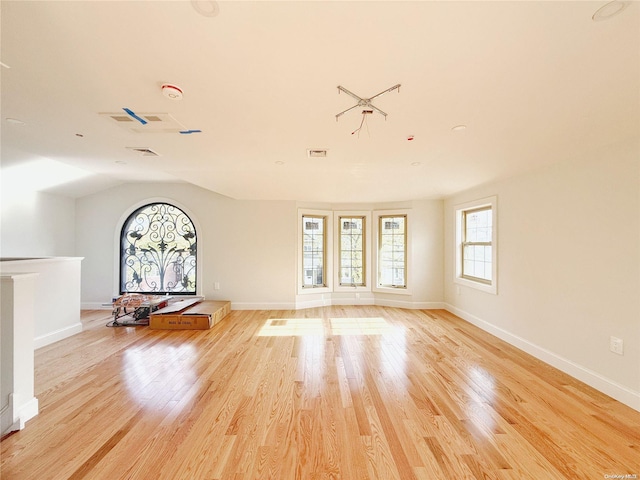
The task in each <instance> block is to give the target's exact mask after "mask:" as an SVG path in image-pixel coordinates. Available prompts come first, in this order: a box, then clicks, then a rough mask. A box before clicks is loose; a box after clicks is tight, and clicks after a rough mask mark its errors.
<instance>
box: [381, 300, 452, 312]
mask: <svg viewBox="0 0 640 480" xmlns="http://www.w3.org/2000/svg"><path fill="white" fill-rule="evenodd" d="M374 300H375V303H374V305H378V306H381V307H394V308H405V309H407V310H442V309H443V308H444V306H443V305H444V304H443V303H442V302H406V301H403V300H396V299H388V298H375V299H374Z"/></svg>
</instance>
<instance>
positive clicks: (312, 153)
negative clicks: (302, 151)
mask: <svg viewBox="0 0 640 480" xmlns="http://www.w3.org/2000/svg"><path fill="white" fill-rule="evenodd" d="M326 156H327V151H326V150H313V149H309V150H307V157H309V158H325V157H326Z"/></svg>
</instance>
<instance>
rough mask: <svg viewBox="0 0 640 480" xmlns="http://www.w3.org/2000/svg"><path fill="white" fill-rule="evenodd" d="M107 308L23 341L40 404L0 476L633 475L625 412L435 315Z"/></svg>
mask: <svg viewBox="0 0 640 480" xmlns="http://www.w3.org/2000/svg"><path fill="white" fill-rule="evenodd" d="M109 320H110V317H109V314H108V312H104V311H90V312H83V323H84V325H85V329H84V331H83V332H82V333H80V334H78V335H75V336H73V337H70V338H68V339H65V340H62V341H60V342H57V343H55V344H52V345H49V346H46V347H43V348H41V349H39V350H37V351H36V354H35V364H36V377H35V387H36V388H35V390H36V395H37V397H38V400H39V402H40V414H39V415H38V416H36V417H35V418H34V419H32V420H30V421H29V422H28V423H27V426H26V428H25V429H24V430H22V431H20V432H16V433H13V434H11V435H8V436H6V437H5V438H3V439H2V441H1V442H0V455H1V457H0V477H1V478H11V479H16V480H22V479H35V478H38V479H40V478H43V479H45V478H46V479H69V478H73V479H81V478H86V479H91V480H102V479H105V480H106V479H109V480H114V479H116V480H117V479H141V480H146V479H148V478H157V479H167V480H175V479H180V478H185V479H195V478H197V479H211V480H214V479H216V480H217V479H229V480H249V479H251V480H253V479H301V480H308V479H325V478H331V479H342V480H369V479H370V480H373V479H381V480H382V479H383V480H395V479H398V480H406V479H424V478H428V479H439V478H468V479H474V478H475V479H491V480H503V479H519V480H522V479H525V480H526V479H531V480H538V479H540V478H545V479H551V480H573V479H578V478H580V479H581V478H606V477H605V475H629V477H628V478H633V477H632V476H633V475H638V476H640V412H637V411H634V410H632V409H630V408H628V407H626V406H624V405H622V404H620V403H619V402H616V401H614V400H612V399H611V398H609V397H607V396H606V395H604V394H602V393H600V392H597V391H595V390H593V389H592V388H590V387H588V386H587V385H585V384H583V383H581V382H579V381H577V380H575V379H573V378H571V377H568V376H567V375H565V374H563V373H562V372H559V371H558V370H556V369H554V368H552V367H550V366H548V365H545V364H544V363H542V362H540V361H539V360H537V359H535V358H533V357H531V356H529V355H527V354H525V353H523V352H521V351H519V350H518V349H516V348H514V347H512V346H510V345H507V344H505V343H504V342H502V341H500V340H498V339H496V338H495V337H493V336H491V335H490V334H488V333H487V332H484V331H481V330H479V329H477V328H476V327H474V326H473V325H471V324H469V323H467V322H465V321H463V320H461V319H459V318H458V317H456V316H454V315H452V314H451V313H449V312H446V311H442V310H402V309H398V308H391V307H376V306H366V307H352V306H335V307H322V308H313V309H308V310H300V311H293V310H279V311H233V312H231V314H229V315H228V316H227V317H226V318H225V319H224V320H223V321H222V322H221V323H219V324H218V325H216V326H215V327H214V328H212V329H211V330H203V331H197V330H196V331H162V330H150V329H148V328H146V327H119V328H108V327H106V326H105V325H106V324H107V323H108V322H109Z"/></svg>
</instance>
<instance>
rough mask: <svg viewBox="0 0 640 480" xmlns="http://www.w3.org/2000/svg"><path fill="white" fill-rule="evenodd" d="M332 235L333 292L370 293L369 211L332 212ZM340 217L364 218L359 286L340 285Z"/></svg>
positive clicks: (370, 243) (370, 247) (371, 248)
mask: <svg viewBox="0 0 640 480" xmlns="http://www.w3.org/2000/svg"><path fill="white" fill-rule="evenodd" d="M333 214H334V217H335V218H334V221H335V227H334V234H333V244H334V245H335V246H336V248H335V249H334V255H333V263H334V268H333V271H334V272H335V274H334V277H335V278H334V279H333V282H334V283H333V284H334V288H333V291H334V292H336V293H337V292H341V293H356V292H357V293H362V292H371V271H372V270H373V269H372V268H371V251H372V250H373V242H372V241H371V231H372V228H371V223H372V221H371V211H370V210H334V211H333ZM340 217H364V230H365V231H364V234H363V235H364V285H361V286H356V287H354V286H349V285H340V232H341V229H340Z"/></svg>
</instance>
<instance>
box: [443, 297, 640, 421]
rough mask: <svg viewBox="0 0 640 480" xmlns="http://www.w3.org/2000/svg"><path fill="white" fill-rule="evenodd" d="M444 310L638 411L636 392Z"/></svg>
mask: <svg viewBox="0 0 640 480" xmlns="http://www.w3.org/2000/svg"><path fill="white" fill-rule="evenodd" d="M444 308H445V309H446V310H447V311H449V312H451V313H453V314H454V315H457V316H458V317H460V318H462V319H463V320H466V321H467V322H469V323H471V324H473V325H475V326H476V327H478V328H481V329H482V330H484V331H486V332H489V333H491V334H492V335H495V336H496V337H498V338H499V339H501V340H504V341H505V342H507V343H509V344H510V345H513V346H514V347H517V348H519V349H520V350H522V351H524V352H527V353H528V354H530V355H533V356H534V357H536V358H537V359H538V360H542V361H543V362H545V363H548V364H549V365H551V366H553V367H555V368H557V369H558V370H561V371H563V372H564V373H566V374H568V375H571V376H572V377H574V378H576V379H578V380H580V381H581V382H584V383H586V384H587V385H589V386H590V387H593V388H595V389H596V390H598V391H600V392H602V393H604V394H606V395H609V396H610V397H612V398H615V399H616V400H618V401H619V402H621V403H624V404H625V405H627V406H629V407H631V408H633V409H634V410H638V411H640V392H638V391H635V390H632V389H630V388H628V387H625V386H624V385H620V384H618V383H616V382H614V381H613V380H611V379H609V378H606V377H604V376H602V375H601V374H599V373H598V372H594V371H593V370H591V369H589V368H586V367H583V366H582V365H579V364H577V363H575V362H572V361H571V360H569V359H566V358H564V357H562V356H560V355H557V354H556V353H554V352H552V351H550V350H547V349H546V348H543V347H540V346H539V345H536V344H534V343H531V342H530V341H528V340H526V339H524V338H522V337H519V336H518V335H514V334H513V333H510V332H508V331H507V330H504V329H502V328H500V327H497V326H495V325H493V324H492V323H490V322H487V321H486V320H482V319H481V318H478V317H476V316H475V315H472V314H470V313H468V312H465V311H464V310H461V309H459V308H457V307H455V306H453V305H450V304H448V303H445V304H444Z"/></svg>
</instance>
